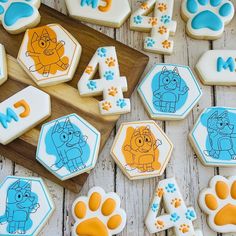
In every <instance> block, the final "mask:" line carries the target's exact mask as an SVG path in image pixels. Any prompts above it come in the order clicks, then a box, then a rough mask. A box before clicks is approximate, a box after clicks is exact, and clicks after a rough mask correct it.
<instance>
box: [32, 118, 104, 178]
mask: <svg viewBox="0 0 236 236" xmlns="http://www.w3.org/2000/svg"><path fill="white" fill-rule="evenodd" d="M99 147H100V133H99V131H97V130H96V129H95V128H94V127H93V126H92V125H90V124H89V123H88V122H87V121H85V120H84V119H82V118H81V117H79V116H78V115H76V114H71V115H68V116H64V117H61V118H58V119H56V120H53V121H50V122H49V123H46V124H44V125H43V126H42V129H41V132H40V137H39V143H38V148H37V153H36V159H37V160H38V161H39V162H40V163H41V164H42V165H43V166H45V167H46V168H47V169H48V170H49V171H50V172H51V173H52V174H54V175H55V176H56V177H58V178H59V179H61V180H66V179H69V178H72V177H74V176H77V175H79V174H82V173H84V172H88V171H89V170H91V169H92V168H94V166H95V164H96V161H97V157H98V151H99Z"/></svg>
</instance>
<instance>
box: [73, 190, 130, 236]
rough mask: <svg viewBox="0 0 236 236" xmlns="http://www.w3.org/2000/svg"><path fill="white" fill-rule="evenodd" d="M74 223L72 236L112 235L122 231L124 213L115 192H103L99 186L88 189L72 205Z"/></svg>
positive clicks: (124, 218)
mask: <svg viewBox="0 0 236 236" xmlns="http://www.w3.org/2000/svg"><path fill="white" fill-rule="evenodd" d="M72 214H73V217H74V219H75V225H74V226H73V228H72V235H73V236H80V235H99V236H112V235H116V234H119V233H121V232H122V231H123V229H124V227H125V224H126V213H125V211H124V210H123V209H121V207H120V197H119V196H118V195H117V194H116V193H113V192H111V193H105V191H104V190H103V189H102V188H100V187H94V188H92V189H90V190H89V192H88V196H87V197H85V196H83V197H79V198H78V199H76V200H75V202H74V203H73V205H72Z"/></svg>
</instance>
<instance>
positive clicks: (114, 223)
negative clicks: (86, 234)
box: [99, 215, 122, 236]
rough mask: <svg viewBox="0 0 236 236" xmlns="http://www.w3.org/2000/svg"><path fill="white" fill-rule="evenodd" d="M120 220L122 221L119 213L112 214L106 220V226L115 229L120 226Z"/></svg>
mask: <svg viewBox="0 0 236 236" xmlns="http://www.w3.org/2000/svg"><path fill="white" fill-rule="evenodd" d="M121 222H122V218H121V216H120V215H114V216H112V217H111V218H110V219H109V220H108V222H107V227H108V228H109V229H110V230H113V229H116V228H118V227H119V226H120V224H121ZM99 236H100V235H99Z"/></svg>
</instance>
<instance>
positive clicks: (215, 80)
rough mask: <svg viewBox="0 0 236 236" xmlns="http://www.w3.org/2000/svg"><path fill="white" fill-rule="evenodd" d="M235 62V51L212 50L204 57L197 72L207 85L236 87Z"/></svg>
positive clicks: (198, 64)
mask: <svg viewBox="0 0 236 236" xmlns="http://www.w3.org/2000/svg"><path fill="white" fill-rule="evenodd" d="M235 61H236V51H235V50H210V51H207V52H205V53H204V54H203V55H202V57H201V58H200V60H199V61H198V63H197V65H196V70H197V73H198V74H199V76H200V78H201V80H202V82H203V83H204V84H206V85H236V80H235V75H236V62H235Z"/></svg>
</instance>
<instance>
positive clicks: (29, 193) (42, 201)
mask: <svg viewBox="0 0 236 236" xmlns="http://www.w3.org/2000/svg"><path fill="white" fill-rule="evenodd" d="M0 195H1V198H0V235H5V236H7V235H27V236H36V235H38V234H39V232H40V231H41V229H42V228H43V226H44V225H45V224H46V222H47V221H48V219H49V218H50V216H51V214H52V213H53V211H54V203H53V201H52V198H51V196H50V194H49V192H48V190H47V188H46V186H45V184H44V182H43V180H42V179H41V178H33V177H18V176H8V177H7V178H6V179H5V180H4V181H3V183H2V184H1V185H0Z"/></svg>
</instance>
